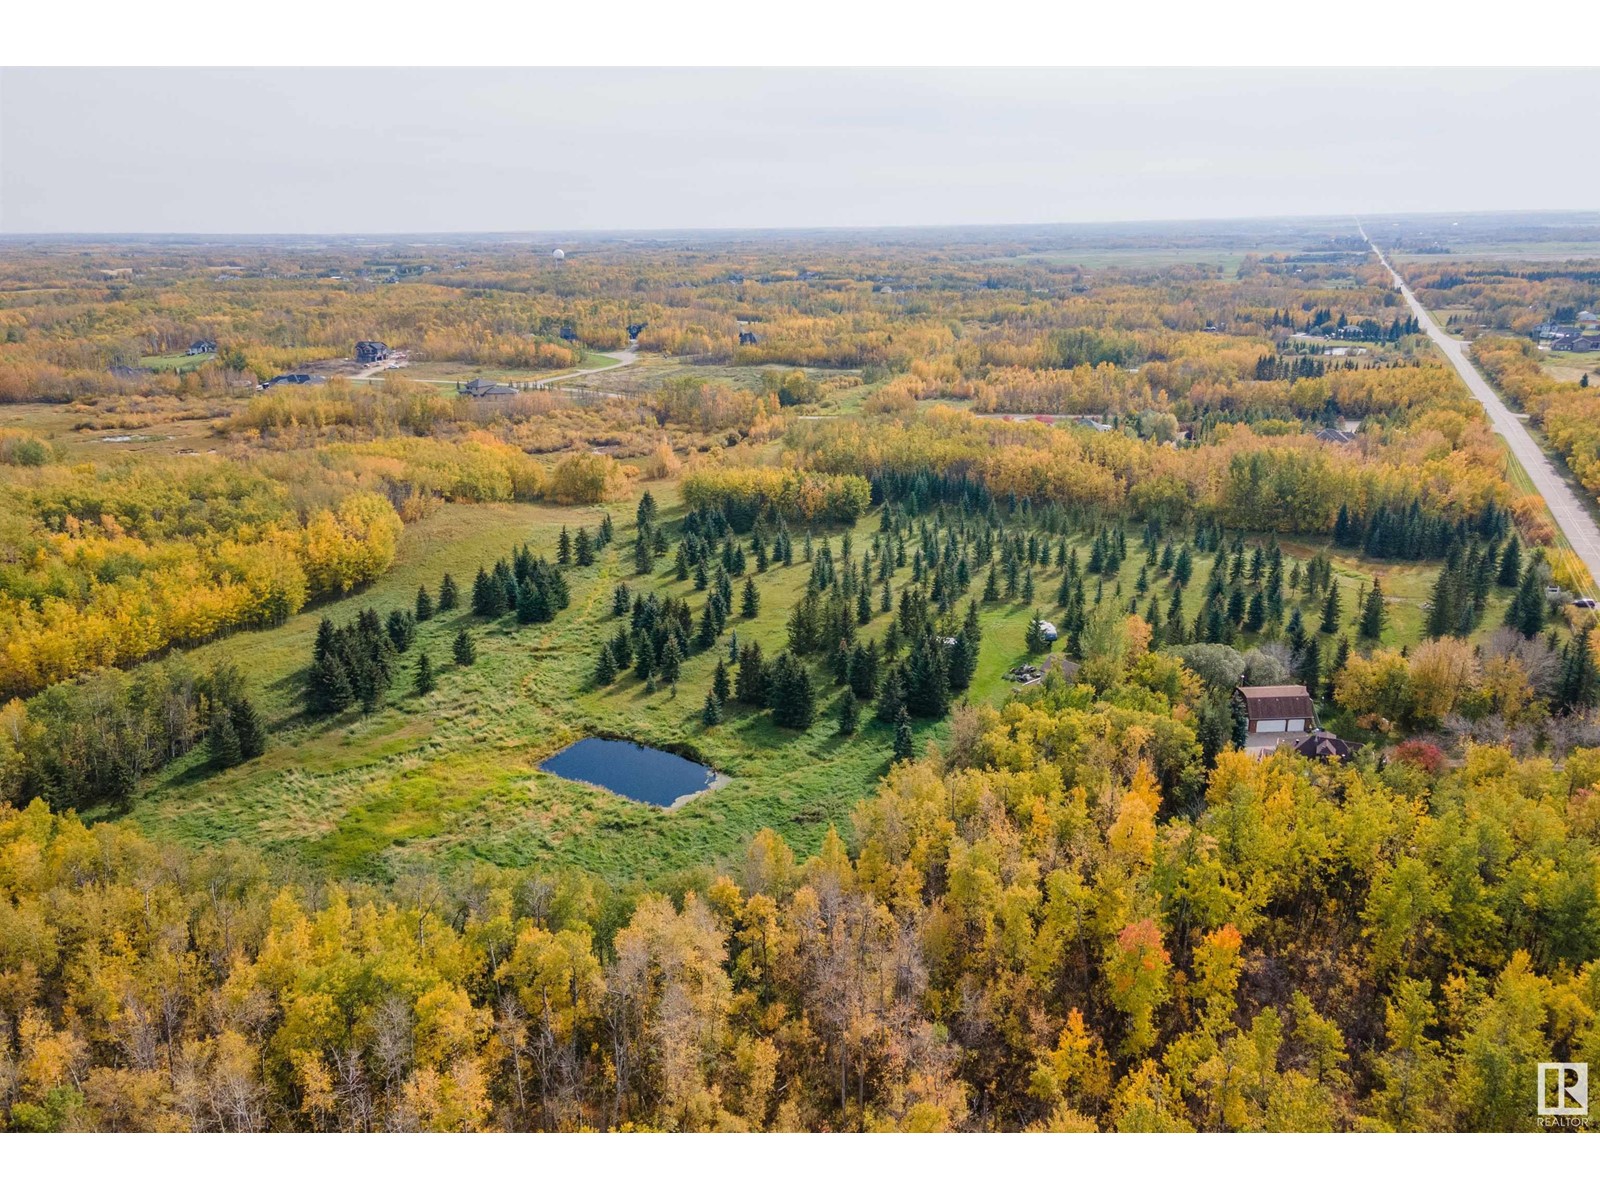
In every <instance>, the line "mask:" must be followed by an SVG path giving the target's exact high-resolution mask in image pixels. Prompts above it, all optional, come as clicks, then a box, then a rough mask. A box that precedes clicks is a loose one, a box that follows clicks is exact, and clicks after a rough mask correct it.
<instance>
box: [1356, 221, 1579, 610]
mask: <svg viewBox="0 0 1600 1200" xmlns="http://www.w3.org/2000/svg"><path fill="white" fill-rule="evenodd" d="M1361 236H1362V237H1367V231H1366V230H1365V229H1363V230H1362V231H1361ZM1367 245H1369V246H1371V247H1372V252H1373V253H1374V254H1376V255H1377V256H1378V261H1379V262H1381V263H1382V264H1383V265H1384V266H1385V267H1387V268H1388V270H1389V274H1391V275H1393V276H1394V281H1395V284H1396V285H1397V286H1398V287H1399V288H1400V292H1401V294H1402V295H1403V296H1404V297H1405V298H1406V303H1407V304H1409V305H1410V306H1411V311H1412V312H1414V313H1415V314H1416V316H1417V320H1418V321H1419V322H1420V323H1421V325H1422V328H1423V331H1424V332H1425V333H1427V335H1428V336H1429V337H1431V338H1432V339H1433V340H1434V342H1435V343H1436V344H1437V345H1438V347H1439V349H1441V350H1443V351H1444V356H1445V357H1446V358H1448V359H1449V360H1450V365H1451V366H1453V367H1455V369H1456V372H1457V373H1458V374H1459V375H1460V376H1461V380H1462V382H1463V383H1465V384H1466V385H1467V389H1468V390H1469V391H1470V392H1471V393H1472V394H1473V395H1474V396H1475V397H1477V400H1478V403H1479V404H1481V405H1483V407H1484V410H1485V411H1486V412H1488V414H1489V423H1490V424H1491V425H1492V426H1493V427H1494V431H1495V432H1496V433H1498V434H1499V435H1500V436H1501V437H1503V438H1505V440H1506V445H1508V446H1510V447H1511V453H1512V454H1514V455H1516V456H1517V461H1518V462H1519V463H1521V464H1522V469H1523V470H1524V471H1526V472H1527V473H1528V478H1529V479H1531V480H1533V486H1534V487H1535V488H1537V489H1538V491H1539V494H1540V495H1541V496H1543V497H1544V502H1545V503H1546V504H1548V505H1549V506H1550V515H1551V516H1553V517H1554V518H1555V521H1556V524H1557V525H1558V526H1560V527H1561V532H1562V533H1564V534H1566V536H1567V541H1569V542H1571V543H1572V549H1573V551H1574V552H1575V553H1576V554H1577V556H1578V558H1579V559H1581V560H1582V562H1583V565H1584V566H1585V567H1587V568H1588V570H1589V576H1590V578H1591V579H1595V580H1600V527H1597V526H1596V525H1595V522H1594V518H1593V517H1591V516H1590V515H1589V510H1588V509H1587V508H1585V507H1584V506H1583V503H1582V502H1581V501H1580V500H1579V499H1578V497H1577V495H1576V494H1575V493H1574V492H1573V490H1572V488H1571V486H1570V485H1569V484H1568V483H1567V481H1566V480H1565V479H1563V478H1562V477H1561V476H1560V474H1558V473H1557V471H1556V469H1555V468H1554V467H1553V466H1551V464H1550V460H1549V459H1548V458H1546V457H1545V454H1544V451H1542V450H1540V449H1539V444H1538V443H1537V442H1535V441H1534V440H1533V438H1532V436H1530V435H1529V433H1528V430H1527V428H1526V426H1524V424H1523V422H1522V421H1521V420H1520V419H1518V417H1517V415H1516V414H1515V413H1513V412H1512V411H1511V410H1510V409H1509V408H1507V407H1506V406H1505V402H1504V401H1502V400H1501V399H1500V397H1499V395H1497V394H1496V392H1495V390H1494V389H1493V388H1492V387H1490V386H1489V383H1488V381H1487V380H1485V379H1484V377H1483V376H1482V375H1480V374H1479V373H1478V368H1477V367H1476V366H1474V365H1473V363H1472V360H1471V359H1469V358H1468V357H1467V352H1466V348H1465V347H1464V346H1463V345H1462V343H1461V342H1459V341H1457V340H1456V339H1455V338H1453V337H1451V336H1450V335H1449V334H1447V333H1445V331H1444V330H1442V329H1440V328H1439V326H1438V325H1437V324H1436V323H1435V322H1434V319H1433V318H1432V317H1431V316H1429V315H1428V310H1427V309H1425V308H1423V307H1422V305H1421V304H1420V303H1418V302H1417V298H1416V297H1415V296H1414V295H1412V294H1411V289H1410V288H1408V287H1407V286H1406V282H1405V280H1404V279H1401V278H1400V273H1399V272H1398V271H1396V270H1395V269H1394V268H1393V267H1392V266H1390V265H1389V260H1388V259H1386V258H1385V257H1384V256H1383V251H1382V250H1379V249H1378V246H1377V243H1376V242H1374V241H1373V240H1372V239H1371V238H1370V237H1367Z"/></svg>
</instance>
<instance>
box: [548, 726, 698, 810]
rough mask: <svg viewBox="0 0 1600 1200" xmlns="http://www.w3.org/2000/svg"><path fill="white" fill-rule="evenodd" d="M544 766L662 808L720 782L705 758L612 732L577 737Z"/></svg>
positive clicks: (562, 774)
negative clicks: (699, 759) (643, 743)
mask: <svg viewBox="0 0 1600 1200" xmlns="http://www.w3.org/2000/svg"><path fill="white" fill-rule="evenodd" d="M539 766H540V767H541V768H543V769H544V770H546V771H549V772H550V773H551V774H552V775H559V776H561V778H563V779H575V780H577V781H578V782H579V783H592V784H594V785H595V786H596V787H603V788H605V789H606V790H607V791H612V792H616V793H617V794H618V795H620V796H627V797H628V798H629V799H630V800H640V801H643V802H644V803H645V804H654V805H655V806H656V807H658V808H670V807H671V806H672V805H673V804H675V803H677V802H678V801H679V800H682V799H683V798H684V797H686V796H692V795H694V794H695V793H696V792H703V791H705V790H707V789H708V788H711V787H713V786H715V785H716V784H717V782H718V776H717V773H716V772H715V771H713V770H712V769H711V768H710V767H708V766H705V765H704V764H702V763H697V762H691V761H689V760H688V759H687V758H684V757H682V756H681V755H677V754H669V753H667V751H665V750H657V749H655V748H654V747H653V746H641V745H639V744H638V743H637V742H624V741H617V740H616V739H613V738H599V737H589V738H584V739H583V740H582V741H581V742H573V743H572V745H570V746H568V747H567V748H566V749H565V750H562V751H561V752H560V753H558V754H552V755H551V756H550V757H549V758H547V759H545V760H544V761H543V762H542V763H540V764H539Z"/></svg>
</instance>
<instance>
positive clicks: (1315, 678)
mask: <svg viewBox="0 0 1600 1200" xmlns="http://www.w3.org/2000/svg"><path fill="white" fill-rule="evenodd" d="M1321 681H1322V642H1321V640H1320V639H1318V638H1307V639H1306V645H1305V649H1304V650H1303V651H1302V652H1301V654H1300V682H1301V683H1303V684H1305V685H1306V687H1307V688H1308V689H1309V690H1310V692H1311V694H1312V695H1313V696H1315V695H1316V694H1317V687H1318V685H1319V684H1320V683H1321Z"/></svg>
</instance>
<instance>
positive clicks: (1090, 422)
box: [1078, 417, 1111, 433]
mask: <svg viewBox="0 0 1600 1200" xmlns="http://www.w3.org/2000/svg"><path fill="white" fill-rule="evenodd" d="M1078 424H1079V425H1087V426H1088V427H1089V428H1090V429H1095V430H1098V431H1099V432H1101V433H1110V432H1111V426H1110V425H1107V424H1106V423H1105V422H1104V421H1102V420H1099V419H1098V418H1096V417H1079V418H1078Z"/></svg>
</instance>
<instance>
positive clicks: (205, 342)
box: [184, 338, 217, 354]
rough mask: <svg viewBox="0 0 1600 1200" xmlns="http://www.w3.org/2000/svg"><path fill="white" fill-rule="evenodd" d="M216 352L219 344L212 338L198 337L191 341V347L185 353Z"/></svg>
mask: <svg viewBox="0 0 1600 1200" xmlns="http://www.w3.org/2000/svg"><path fill="white" fill-rule="evenodd" d="M216 352H217V344H216V343H215V342H213V341H212V340H211V339H210V338H196V339H195V340H194V341H192V342H190V343H189V348H188V349H187V350H185V351H184V353H185V354H215V353H216Z"/></svg>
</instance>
